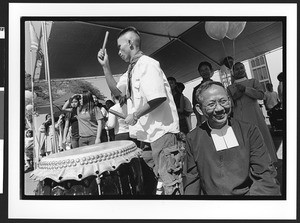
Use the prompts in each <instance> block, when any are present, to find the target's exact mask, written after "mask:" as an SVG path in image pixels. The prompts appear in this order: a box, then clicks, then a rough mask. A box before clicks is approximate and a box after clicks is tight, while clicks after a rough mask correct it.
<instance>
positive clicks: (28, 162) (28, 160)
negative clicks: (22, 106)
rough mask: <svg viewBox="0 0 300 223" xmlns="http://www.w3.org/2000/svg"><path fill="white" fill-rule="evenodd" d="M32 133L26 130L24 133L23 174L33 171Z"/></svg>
mask: <svg viewBox="0 0 300 223" xmlns="http://www.w3.org/2000/svg"><path fill="white" fill-rule="evenodd" d="M33 144H34V142H33V131H32V130H31V129H28V130H27V131H26V133H25V173H27V172H29V171H32V170H33V146H34V145H33Z"/></svg>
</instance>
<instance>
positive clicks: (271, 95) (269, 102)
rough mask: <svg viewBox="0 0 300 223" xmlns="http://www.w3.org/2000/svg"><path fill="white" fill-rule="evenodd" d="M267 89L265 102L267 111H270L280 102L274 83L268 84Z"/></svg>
mask: <svg viewBox="0 0 300 223" xmlns="http://www.w3.org/2000/svg"><path fill="white" fill-rule="evenodd" d="M266 88H267V91H266V92H265V96H264V104H265V107H266V110H267V111H270V110H271V109H272V108H273V107H275V106H276V105H278V103H280V100H279V97H278V94H277V92H275V91H273V84H271V83H267V84H266Z"/></svg>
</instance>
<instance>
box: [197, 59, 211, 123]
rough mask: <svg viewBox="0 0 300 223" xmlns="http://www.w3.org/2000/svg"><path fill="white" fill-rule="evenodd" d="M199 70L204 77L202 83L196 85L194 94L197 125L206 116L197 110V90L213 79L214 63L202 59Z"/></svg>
mask: <svg viewBox="0 0 300 223" xmlns="http://www.w3.org/2000/svg"><path fill="white" fill-rule="evenodd" d="M198 72H199V75H200V77H202V81H201V82H200V84H198V85H197V86H196V87H194V90H193V94H192V104H193V110H194V113H195V115H196V119H197V124H196V125H197V126H199V125H201V123H202V122H203V121H205V120H204V117H203V116H201V115H200V114H199V113H198V112H197V111H196V107H195V106H196V104H197V100H196V91H197V89H198V88H199V87H200V86H201V85H202V84H203V83H205V82H206V81H212V79H211V77H212V76H213V74H214V73H213V68H212V65H211V64H210V63H209V62H207V61H202V62H201V63H200V64H199V66H198Z"/></svg>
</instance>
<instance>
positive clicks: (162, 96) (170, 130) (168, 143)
mask: <svg viewBox="0 0 300 223" xmlns="http://www.w3.org/2000/svg"><path fill="white" fill-rule="evenodd" d="M140 42H141V39H140V33H139V32H138V31H137V30H136V29H135V28H134V27H128V28H125V29H123V30H122V31H121V32H120V34H119V36H118V39H117V44H118V48H119V56H120V57H121V58H122V59H123V60H124V61H125V62H127V63H129V68H128V70H127V71H126V72H125V73H124V74H123V75H122V76H121V78H120V80H119V82H118V83H116V81H115V80H114V78H113V76H112V72H111V69H110V65H109V60H108V54H107V52H106V50H105V49H100V51H99V52H98V61H99V63H100V64H101V66H102V68H103V71H104V74H105V77H106V81H107V84H108V86H109V88H110V90H111V91H112V93H114V94H115V96H116V97H118V98H119V100H120V101H121V104H122V102H123V103H127V110H128V116H127V117H126V119H125V122H126V123H128V124H129V125H130V128H129V132H130V136H131V137H132V138H137V140H139V141H141V149H142V150H143V154H142V156H143V159H144V160H145V162H146V163H147V164H148V166H149V167H151V168H152V169H153V172H154V173H155V175H156V177H157V179H158V182H160V184H161V183H162V185H163V189H164V194H168V195H170V194H180V191H181V189H182V188H181V186H180V185H181V169H182V168H181V166H182V165H181V162H180V160H181V156H182V155H181V153H180V151H179V147H178V145H177V138H176V134H177V133H179V119H178V115H177V110H176V105H175V103H174V100H173V96H172V93H171V89H170V86H169V83H168V81H167V78H166V76H165V74H164V72H163V71H162V69H161V68H160V64H159V62H158V61H156V60H154V59H152V58H150V57H148V56H146V55H144V54H143V52H142V51H141V49H140ZM122 86H123V87H124V86H125V89H126V92H121V91H120V90H118V89H121V88H122ZM151 193H153V191H151Z"/></svg>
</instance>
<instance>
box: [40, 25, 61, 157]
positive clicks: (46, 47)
mask: <svg viewBox="0 0 300 223" xmlns="http://www.w3.org/2000/svg"><path fill="white" fill-rule="evenodd" d="M41 23H42V33H43V35H42V36H43V42H44V44H43V45H44V59H45V76H46V77H47V81H48V89H49V100H50V112H51V122H52V128H51V130H52V133H53V143H54V152H55V153H56V152H57V151H58V149H57V147H58V144H57V142H56V134H55V121H54V112H53V99H52V91H51V79H50V69H49V58H48V46H47V30H46V22H45V21H42V22H41ZM51 130H50V131H51ZM52 152H53V151H52Z"/></svg>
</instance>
